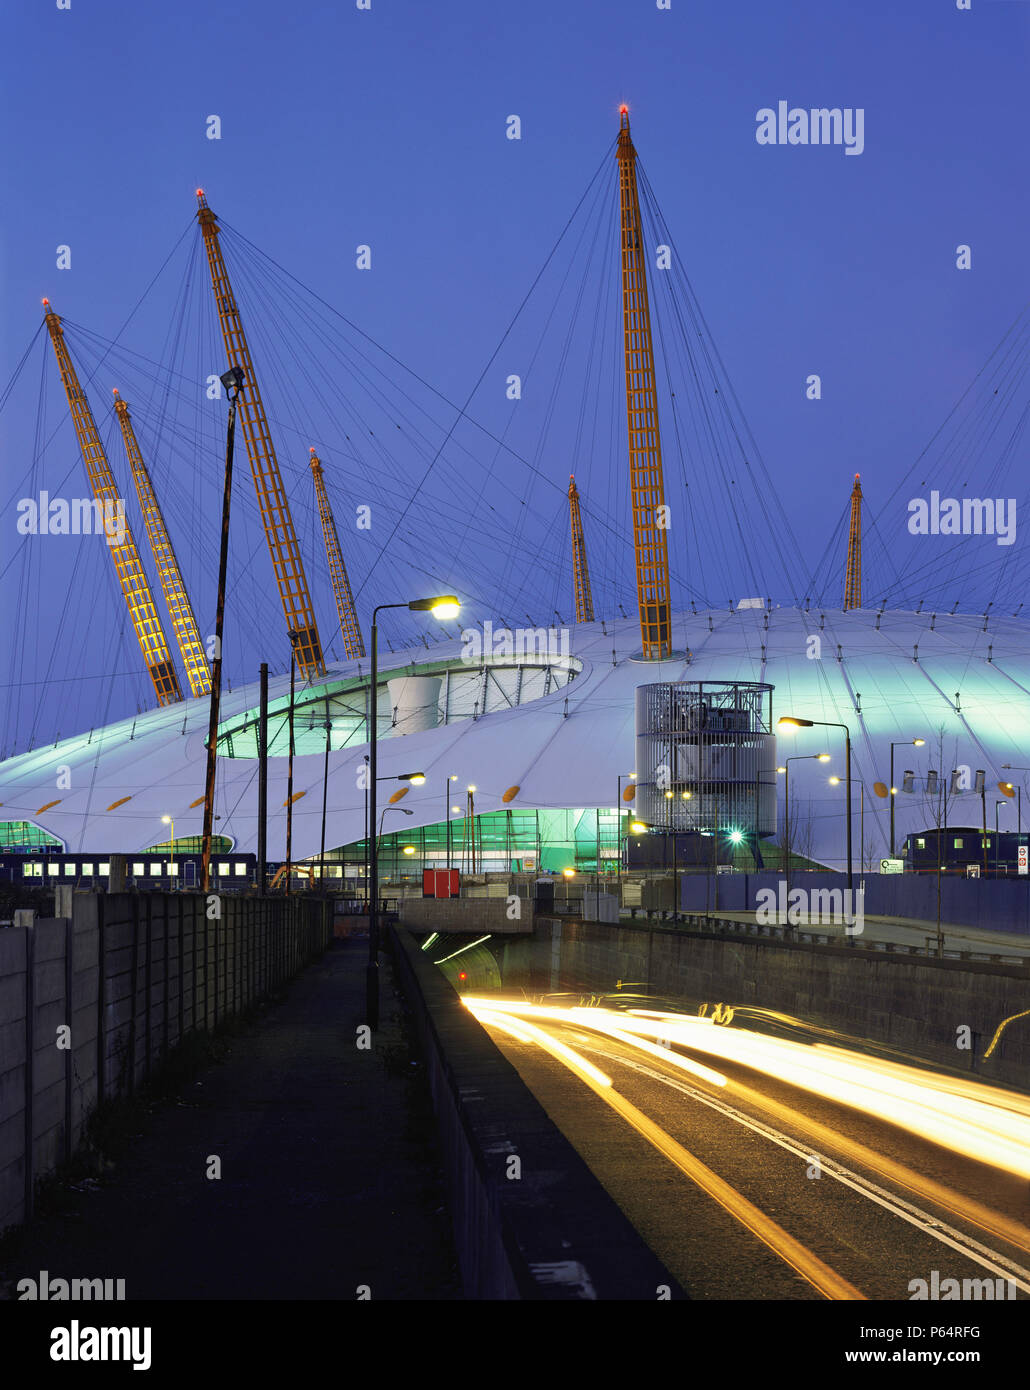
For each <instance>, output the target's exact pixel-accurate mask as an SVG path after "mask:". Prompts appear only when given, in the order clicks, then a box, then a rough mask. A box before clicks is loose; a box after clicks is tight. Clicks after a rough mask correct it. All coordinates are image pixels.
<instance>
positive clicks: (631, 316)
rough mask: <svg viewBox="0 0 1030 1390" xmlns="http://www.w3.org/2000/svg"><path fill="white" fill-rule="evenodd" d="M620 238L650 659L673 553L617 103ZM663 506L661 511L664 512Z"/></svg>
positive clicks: (636, 206)
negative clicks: (669, 545) (668, 535)
mask: <svg viewBox="0 0 1030 1390" xmlns="http://www.w3.org/2000/svg"><path fill="white" fill-rule="evenodd" d="M616 158H617V159H618V161H619V205H620V241H621V246H622V317H623V326H624V329H625V338H626V414H627V417H628V422H629V471H630V487H631V491H632V496H633V546H634V550H635V552H636V566H637V602H638V605H639V608H640V640H641V643H642V646H643V656H644V659H645V660H649V661H655V660H660V659H661V658H662V657H665V656H668V655H669V654H670V651H671V647H672V644H671V622H670V611H669V555H668V549H667V547H666V543H665V526H664V525H663V524H662V523H663V522H664V521H665V517H666V513H665V486H664V483H663V480H662V445H661V438H660V436H659V433H658V393H657V389H656V385H655V369H654V349H653V347H652V344H651V313H650V309H649V307H648V300H647V273H646V268H645V252H644V238H643V231H642V227H641V220H640V198H639V195H638V193H637V168H636V159H637V153H636V150H635V149H634V148H633V142H632V140H631V139H630V135H629V113H628V111H627V108H626V107H625V106H623V107H620V110H619V143H618V147H617V150H616ZM659 509H661V514H659Z"/></svg>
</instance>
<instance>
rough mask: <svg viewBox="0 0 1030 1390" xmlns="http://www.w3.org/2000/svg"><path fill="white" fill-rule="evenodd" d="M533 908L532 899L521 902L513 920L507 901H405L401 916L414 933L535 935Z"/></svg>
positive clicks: (400, 910)
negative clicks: (516, 915)
mask: <svg viewBox="0 0 1030 1390" xmlns="http://www.w3.org/2000/svg"><path fill="white" fill-rule="evenodd" d="M533 906H534V904H533V900H532V899H531V898H520V899H519V902H518V907H519V915H518V917H514V918H510V917H509V916H508V903H507V898H402V899H401V900H400V902H399V903H398V907H397V915H398V918H399V920H400V922H401V924H402V926H405V927H410V928H411V930H412V931H438V932H456V933H457V932H468V933H469V934H470V935H476V936H481V935H482V934H483V933H484V932H490V933H491V935H494V936H497V935H504V934H507V933H515V932H530V931H532V930H533Z"/></svg>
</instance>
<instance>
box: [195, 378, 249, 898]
mask: <svg viewBox="0 0 1030 1390" xmlns="http://www.w3.org/2000/svg"><path fill="white" fill-rule="evenodd" d="M243 380H244V371H243V368H242V367H236V366H233V367H230V368H229V370H228V371H227V372H223V373H222V376H221V382H222V385H223V386H224V387H225V389H226V393H227V395H228V397H229V421H228V427H227V432H226V437H225V486H224V490H223V492H222V539H221V542H220V545H219V550H218V598H217V601H216V603H215V647H214V656H213V657H212V658H211V704H210V708H209V712H208V722H207V774H206V776H205V778H204V829H203V839H202V842H201V852H200V879H201V884H202V886H203V889H204V892H205V893H206V892H207V891H208V889H209V888H210V886H211V830H212V827H213V825H214V816H215V767H216V764H217V754H218V711H219V708H220V706H221V703H222V628H223V622H224V618H225V576H226V571H227V569H228V565H229V504H230V502H231V500H232V459H233V452H234V450H235V447H236V403H237V401H238V400H239V398H240V391H241V390H242V389H243ZM263 886H264V885H262V887H263Z"/></svg>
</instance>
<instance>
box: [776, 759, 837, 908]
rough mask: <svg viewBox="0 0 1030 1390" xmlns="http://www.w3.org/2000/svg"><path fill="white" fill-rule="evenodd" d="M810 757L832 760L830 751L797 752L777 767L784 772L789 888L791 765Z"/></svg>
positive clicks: (822, 761)
mask: <svg viewBox="0 0 1030 1390" xmlns="http://www.w3.org/2000/svg"><path fill="white" fill-rule="evenodd" d="M809 759H814V760H815V761H816V762H819V763H828V762H829V761H830V755H829V753H797V754H795V755H794V756H793V757H791V758H786V759H784V763H783V766H782V767H778V768H777V769H776V771H777V772H782V773H783V819H784V821H785V822H786V825H785V827H784V828H785V829H786V832H787V866H786V868H787V887H788V889H789V887H790V855H791V848H790V842H791V839H792V838H793V837H792V836H791V833H790V765H791V763H803V762H807V761H808V760H809Z"/></svg>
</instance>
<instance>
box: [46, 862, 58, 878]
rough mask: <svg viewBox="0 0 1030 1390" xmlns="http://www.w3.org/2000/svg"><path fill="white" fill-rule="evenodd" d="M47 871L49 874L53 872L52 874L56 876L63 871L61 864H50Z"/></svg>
mask: <svg viewBox="0 0 1030 1390" xmlns="http://www.w3.org/2000/svg"><path fill="white" fill-rule="evenodd" d="M46 871H47V873H48V874H52V875H54V876H56V875H57V874H59V873H60V872H61V866H60V864H48V865H47V866H46Z"/></svg>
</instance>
